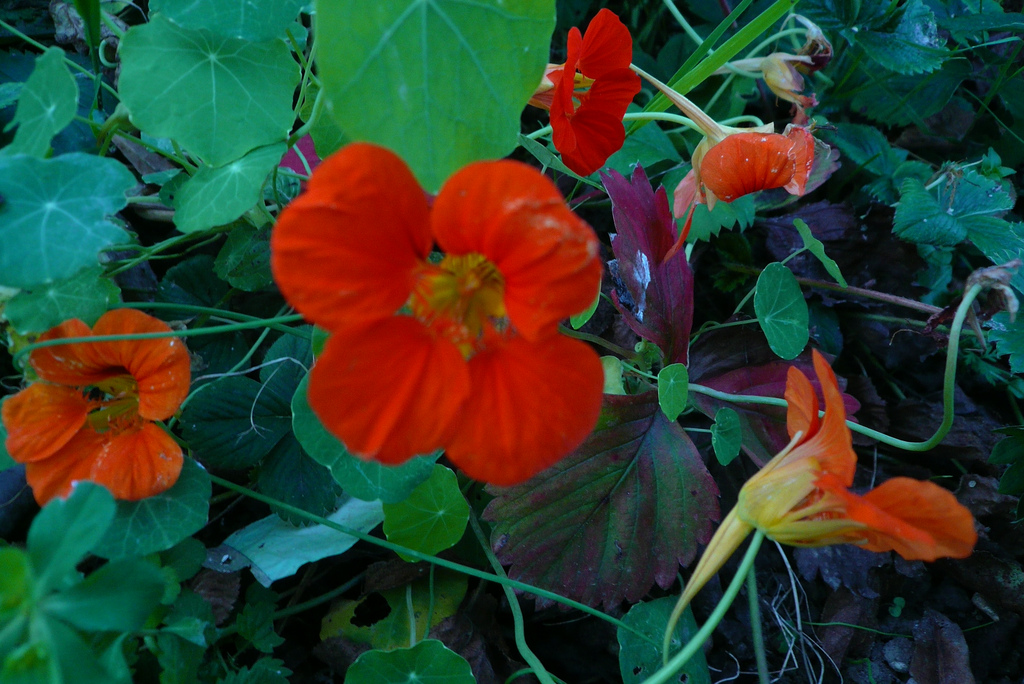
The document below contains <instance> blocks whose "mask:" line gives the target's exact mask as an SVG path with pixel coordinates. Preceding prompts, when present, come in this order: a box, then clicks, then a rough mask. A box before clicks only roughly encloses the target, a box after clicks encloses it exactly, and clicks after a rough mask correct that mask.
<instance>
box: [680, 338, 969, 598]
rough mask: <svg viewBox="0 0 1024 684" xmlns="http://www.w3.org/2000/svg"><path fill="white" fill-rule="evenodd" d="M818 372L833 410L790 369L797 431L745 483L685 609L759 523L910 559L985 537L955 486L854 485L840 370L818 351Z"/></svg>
mask: <svg viewBox="0 0 1024 684" xmlns="http://www.w3.org/2000/svg"><path fill="white" fill-rule="evenodd" d="M814 371H815V373H816V374H817V375H818V381H819V382H820V383H821V388H822V392H823V394H824V396H825V416H824V418H819V417H818V398H817V395H816V394H815V393H814V388H813V387H812V386H811V382H810V380H808V379H807V376H805V375H804V374H803V373H802V372H800V371H799V370H797V369H796V368H793V367H791V368H790V369H789V376H788V377H787V379H786V401H787V402H789V410H788V413H787V416H786V428H787V429H788V431H789V435H790V437H791V438H792V441H790V443H789V445H788V446H786V448H785V449H783V450H782V451H781V452H780V453H779V454H778V455H777V456H775V458H773V459H772V460H771V461H769V462H768V463H767V464H766V465H765V466H764V467H763V468H761V470H760V471H758V472H757V474H755V475H754V476H753V477H751V478H750V479H749V480H748V481H747V482H746V484H744V485H743V488H742V489H741V490H740V494H739V501H738V502H737V503H736V506H735V508H733V509H732V511H730V512H729V515H727V516H726V517H725V519H724V520H723V521H722V524H721V525H720V526H719V528H718V530H717V531H716V532H715V535H714V537H712V539H711V542H710V543H709V544H708V547H707V549H706V550H705V551H704V555H703V556H702V557H701V559H700V562H699V563H698V564H697V567H696V568H695V569H694V571H693V576H692V577H691V578H690V582H689V583H688V584H687V585H686V589H685V590H684V592H683V595H682V596H681V597H680V599H679V604H677V606H676V611H675V614H676V615H678V614H679V613H680V612H682V610H683V608H684V607H685V606H686V604H688V603H689V602H690V599H692V598H693V596H694V595H695V594H696V593H697V592H698V591H700V589H701V587H703V586H704V584H705V583H706V582H707V581H708V580H709V579H711V577H712V576H714V574H715V573H716V572H718V570H719V569H720V568H721V567H722V565H723V564H724V563H725V561H726V560H727V559H728V558H729V556H731V555H732V554H733V552H734V551H735V550H736V549H737V548H738V547H739V545H740V543H741V542H742V541H743V540H744V539H745V538H746V537H747V535H748V534H750V533H751V532H752V531H753V530H754V529H758V530H761V531H762V532H764V534H765V536H767V537H769V538H770V539H774V540H775V541H778V542H782V543H783V544H790V545H793V546H827V545H829V544H844V543H849V544H857V545H858V546H860V547H861V548H864V549H867V550H869V551H895V552H896V553H898V554H900V555H901V556H903V557H904V558H906V559H907V560H926V561H934V560H936V559H938V558H966V557H967V556H969V555H970V554H971V551H972V550H973V549H974V544H975V542H977V540H978V535H977V532H975V529H974V519H973V518H972V517H971V514H970V512H969V511H968V510H967V509H966V508H964V507H963V506H962V505H961V504H960V503H959V502H958V501H957V500H956V497H955V496H953V494H952V493H951V492H949V491H947V490H945V489H943V488H942V487H939V486H938V485H937V484H934V483H932V482H921V481H918V480H912V479H910V478H906V477H895V478H893V479H891V480H888V481H887V482H884V483H882V484H881V485H880V486H878V487H876V488H874V489H872V490H871V491H869V492H867V493H866V494H864V495H859V494H854V493H853V492H851V491H850V489H849V488H850V486H851V485H852V484H853V475H854V471H855V470H856V468H857V456H856V454H854V452H853V446H852V441H851V437H850V429H849V428H848V427H846V411H845V409H844V408H843V397H842V394H841V393H840V391H839V386H838V384H837V382H836V376H835V373H833V372H832V369H831V368H830V367H829V365H828V362H827V361H825V359H824V358H823V357H822V356H821V354H819V353H818V352H817V351H815V352H814Z"/></svg>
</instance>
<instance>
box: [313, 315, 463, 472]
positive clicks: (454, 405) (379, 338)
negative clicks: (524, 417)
mask: <svg viewBox="0 0 1024 684" xmlns="http://www.w3.org/2000/svg"><path fill="white" fill-rule="evenodd" d="M468 395H469V370H468V369H467V367H466V362H465V360H464V359H463V358H462V355H461V353H459V351H458V349H456V347H455V346H454V345H453V344H452V343H451V342H449V341H447V340H445V339H443V338H440V337H437V338H435V337H434V336H433V335H432V334H431V333H430V331H429V330H428V329H427V328H426V327H425V326H424V325H423V324H422V323H420V322H419V321H417V320H415V319H413V318H410V317H408V316H397V317H394V318H389V319H385V320H384V321H381V322H380V323H378V324H376V325H372V326H369V327H365V328H356V329H351V330H350V329H345V330H344V331H339V332H337V333H335V334H334V335H332V336H331V337H330V338H329V339H328V341H327V346H326V348H325V349H324V353H323V355H321V356H320V358H319V359H318V360H317V363H316V365H315V366H314V367H313V370H312V372H311V373H310V378H309V394H308V396H309V404H310V406H311V407H312V409H313V411H314V412H315V413H316V414H317V416H318V417H319V418H320V420H321V421H322V422H323V424H324V427H326V428H327V429H328V430H329V431H330V432H331V433H332V434H334V436H336V437H337V438H338V439H340V440H341V441H342V442H344V443H345V445H346V446H347V447H348V449H349V451H351V452H352V453H354V454H355V455H357V456H360V457H362V458H369V459H374V460H377V461H381V462H383V463H391V464H395V463H401V462H403V461H406V460H408V459H410V458H412V457H413V456H416V455H418V454H425V453H429V452H431V451H434V450H435V449H438V448H440V447H442V446H444V443H445V440H446V438H447V436H448V435H449V433H450V432H451V426H452V424H453V421H455V420H456V419H457V418H458V416H459V411H460V409H461V408H462V405H463V403H464V401H465V399H466V397H467V396H468Z"/></svg>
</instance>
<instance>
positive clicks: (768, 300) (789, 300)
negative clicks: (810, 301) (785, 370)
mask: <svg viewBox="0 0 1024 684" xmlns="http://www.w3.org/2000/svg"><path fill="white" fill-rule="evenodd" d="M754 313H756V314H757V321H758V323H760V325H761V330H763V331H764V336H765V337H766V338H768V346H769V347H771V348H772V351H773V352H775V353H776V354H778V355H779V356H780V357H782V358H783V359H786V360H787V361H788V360H789V359H792V358H795V357H796V356H797V355H798V354H799V353H800V352H802V351H803V350H804V347H806V346H807V341H808V339H810V333H809V331H808V323H809V322H810V316H809V315H808V312H807V301H806V300H805V299H804V294H803V292H801V291H800V284H799V283H797V282H796V278H795V277H794V276H793V272H792V271H790V270H789V269H788V268H786V267H785V266H783V265H782V264H780V263H778V262H775V263H771V264H768V265H767V266H765V268H764V270H763V271H761V275H760V276H758V278H757V288H756V289H755V291H754Z"/></svg>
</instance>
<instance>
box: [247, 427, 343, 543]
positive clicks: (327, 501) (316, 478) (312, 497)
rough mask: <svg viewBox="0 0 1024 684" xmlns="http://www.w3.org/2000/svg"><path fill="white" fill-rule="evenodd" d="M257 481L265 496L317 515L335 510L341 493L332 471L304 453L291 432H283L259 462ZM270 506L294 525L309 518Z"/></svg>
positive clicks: (303, 522) (300, 523)
mask: <svg viewBox="0 0 1024 684" xmlns="http://www.w3.org/2000/svg"><path fill="white" fill-rule="evenodd" d="M256 484H257V487H258V488H259V490H260V491H261V492H263V493H264V494H266V495H267V496H270V497H273V498H275V499H277V500H278V501H283V502H284V503H286V504H289V505H291V506H297V507H298V508H301V509H303V510H305V511H309V512H310V513H314V514H316V515H324V514H326V513H330V512H331V511H333V510H335V508H337V505H338V496H339V495H340V494H341V487H339V486H338V484H337V483H336V482H335V481H334V478H332V477H331V471H329V470H327V468H325V467H323V466H322V465H320V464H319V463H317V462H316V461H314V460H313V459H311V458H310V457H309V456H307V455H306V453H305V452H304V451H303V450H302V447H301V446H299V443H298V442H297V441H296V440H295V437H293V436H292V435H285V437H284V438H283V439H281V441H279V442H278V443H277V444H275V445H274V448H273V449H271V450H270V453H268V454H267V457H266V458H264V459H263V462H262V463H260V467H259V472H258V473H257V475H256ZM271 510H273V511H274V512H275V513H277V514H278V515H279V516H281V517H282V518H284V519H285V520H287V521H288V522H290V523H292V524H293V525H302V524H305V523H306V522H308V521H307V520H306V519H305V518H302V517H301V516H298V515H295V514H292V513H289V512H288V511H285V510H284V509H281V508H278V507H277V506H271Z"/></svg>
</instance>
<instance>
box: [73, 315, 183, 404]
mask: <svg viewBox="0 0 1024 684" xmlns="http://www.w3.org/2000/svg"><path fill="white" fill-rule="evenodd" d="M92 332H93V334H94V335H131V334H135V333H154V332H171V328H170V326H168V325H167V324H166V323H164V322H163V321H161V320H160V319H158V318H154V317H152V316H149V315H147V314H144V313H142V312H141V311H136V310H134V309H114V310H113V311H108V312H107V313H105V314H103V315H102V316H100V318H99V320H98V321H96V325H94V326H93V329H92ZM86 351H87V352H88V353H89V356H90V357H91V358H92V359H93V361H94V363H96V364H97V366H100V365H101V364H102V365H105V366H106V367H108V368H111V369H114V370H118V371H119V373H123V372H124V371H125V370H127V372H128V374H130V375H131V376H132V377H133V378H134V379H135V382H136V384H137V385H138V390H139V415H140V416H141V417H142V418H144V419H146V420H165V419H167V418H170V417H171V416H173V415H174V413H175V411H177V410H178V407H179V406H181V402H183V401H185V397H187V396H188V390H189V384H190V383H191V380H192V375H191V373H192V362H191V359H190V358H189V355H188V350H187V349H186V348H185V343H184V342H182V341H181V340H180V339H179V338H176V337H166V338H157V339H150V340H119V341H114V342H96V343H93V344H91V345H89V348H88V349H87V350H86Z"/></svg>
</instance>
